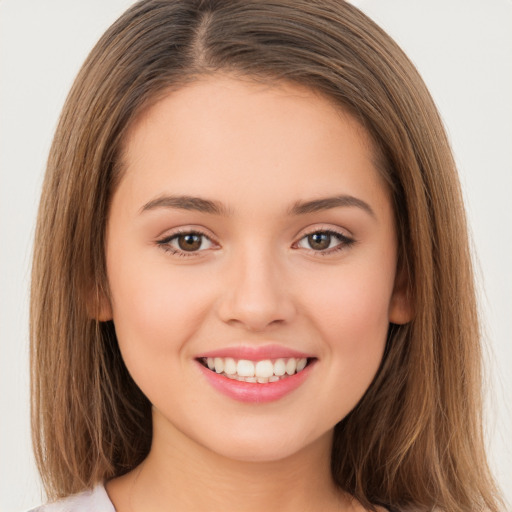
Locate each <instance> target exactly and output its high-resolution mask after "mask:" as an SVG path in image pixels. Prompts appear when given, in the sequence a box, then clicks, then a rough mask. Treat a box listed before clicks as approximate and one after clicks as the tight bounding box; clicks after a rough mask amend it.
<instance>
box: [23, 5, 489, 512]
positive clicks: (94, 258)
mask: <svg viewBox="0 0 512 512" xmlns="http://www.w3.org/2000/svg"><path fill="white" fill-rule="evenodd" d="M217 71H220V72H223V73H232V74H233V75H234V76H243V77H246V78H253V79H255V80H268V81H270V82H275V81H287V82H291V83H295V84H300V85H303V86H306V87H309V88H312V89H314V90H316V91H318V92H319V93H321V94H323V95H325V96H326V97H328V98H329V99H331V100H332V101H333V102H335V103H336V104H338V105H339V106H340V107H341V108H343V109H345V110H348V111H349V112H350V113H352V114H353V115H354V116H355V117H356V118H357V119H358V120H359V121H360V122H361V123H362V124H363V126H364V127H365V128H366V129H367V130H368V132H369V134H370V135H371V136H372V138H373V140H374V143H375V147H376V148H377V150H376V152H377V153H378V155H376V158H378V161H379V169H380V171H381V172H382V173H383V175H384V176H385V178H386V180H387V182H388V183H389V187H390V190H391V193H392V198H393V205H394V213H395V219H396V224H397V231H398V238H399V267H400V271H401V272H403V273H404V275H405V276H406V277H407V279H408V290H409V295H410V300H411V302H412V304H413V309H414V312H415V315H414V319H413V320H412V321H411V322H410V323H409V324H407V325H401V326H398V325H391V326H390V329H389V337H388V343H387V347H386V353H385V356H384V359H383V362H382V365H381V368H380V370H379V372H378V374H377V376H376V377H375V379H374V381H373V383H372V385H371V386H370V388H369V389H368V391H367V392H366V394H365V396H364V397H363V398H362V399H361V401H360V402H359V404H358V405H357V406H356V407H355V409H354V410H353V411H352V412H351V413H350V414H349V415H348V416H347V417H345V418H344V419H343V420H342V421H340V423H339V424H338V425H337V426H336V428H335V436H334V444H333V451H332V474H333V478H334V480H335V482H336V483H337V484H338V485H339V487H340V488H342V489H344V490H346V491H347V492H349V493H350V494H352V495H354V496H355V497H356V498H357V499H359V500H360V501H361V502H362V503H363V504H364V505H365V506H367V507H369V508H371V503H388V504H390V505H393V506H395V507H397V508H399V509H405V508H409V507H411V508H414V507H416V508H417V509H418V510H433V509H434V508H436V510H437V509H438V510H443V511H450V512H463V511H464V512H468V511H476V510H491V511H497V510H498V506H499V505H498V503H499V499H498V498H497V491H496V488H495V486H494V483H493V479H492V477H491V475H490V473H489V470H488V466H487V462H486V458H485V453H484V448H483V446H484V443H483V435H482V425H481V423H482V421H481V417H480V414H481V389H480V387H481V382H480V381H481V367H480V366H481V356H480V334H479V332H480V331H479V325H478V319H477V308H476V303H475V291H474V284H473V273H472V268H471V258H470V253H469V250H468V237H467V230H466V219H465V214H464V208H463V202H462V197H461V192H460V188H459V183H458V178H457V174H456V169H455V165H454V161H453V158H452V154H451V151H450V147H449V144H448V141H447V137H446V134H445V132H444V129H443V126H442V122H441V120H440V117H439V115H438V112H437V110H436V108H435V105H434V103H433V101H432V99H431V96H430V95H429V93H428V91H427V89H426V87H425V85H424V83H423V81H422V80H421V78H420V76H419V75H418V73H417V71H416V70H415V68H414V66H413V65H412V64H411V62H410V61H409V60H408V59H407V57H406V56H405V55H404V54H403V52H402V51H401V50H400V48H399V47H398V46H397V45H396V44H395V43H394V42H393V41H392V39H391V38H390V37H389V36H388V35H387V34H385V33H384V32H383V31H382V30H381V29H380V28H379V27H378V26H377V25H375V24H374V23H373V22H372V21H371V20H370V19H368V18H367V17H366V16H365V15H364V14H362V13H361V12H360V11H359V10H357V9H356V8H355V7H353V6H351V5H350V4H348V3H345V2H344V1H342V0H260V1H249V0H209V1H206V0H146V1H141V2H138V3H137V4H135V5H134V6H133V7H131V8H130V9H129V10H128V11H127V12H126V13H125V14H124V15H123V16H122V17H121V18H120V19H119V20H118V21H117V22H115V23H114V24H113V25H112V26H111V27H110V28H109V29H108V31H107V32H106V33H105V34H104V35H103V37H102V38H101V39H100V41H99V42H98V43H97V45H96V46H95V47H94V49H93V50H92V52H91V53H90V55H89V57H88V58H87V60H86V62H85V64H84V65H83V67H82V69H81V71H80V73H79V75H78V77H77V79H76V81H75V83H74V85H73V88H72V90H71V92H70V94H69V97H68V99H67V101H66V104H65V106H64V110H63V112H62V115H61V118H60V122H59V126H58V128H57V132H56V135H55V139H54V141H53V145H52V148H51V151H50V155H49V159H48V168H47V172H46V177H45V181H44V187H43V194H42V199H41V204H40V209H39V217H38V225H37V233H36V239H35V250H34V264H33V276H32V296H31V371H32V429H33V442H34V446H35V453H36V459H37V463H38V466H39V470H40V472H41V475H42V478H43V482H44V484H45V488H46V490H47V493H48V496H49V497H50V498H56V497H61V496H64V495H68V494H71V493H74V492H77V491H80V490H83V489H84V488H87V487H92V486H93V485H94V484H95V483H97V482H98V481H102V480H106V479H108V478H111V477H115V476H119V475H121V474H123V473H126V472H128V471H129V470H131V469H132V468H134V467H135V466H136V465H137V464H138V463H140V462H141V461H142V460H143V459H144V457H145V456H146V455H147V454H148V451H149V448H150V443H151V431H152V425H151V405H150V403H149V401H148V400H147V398H146V397H145V396H144V395H143V394H142V392H141V391H140V390H139V389H138V387H137V385H136V384H135V383H134V382H133V380H132V379H131V377H130V375H129V373H128V371H127V369H126V367H125V365H124V363H123V361H122V358H121V355H120V352H119V349H118V345H117V339H116V335H115V331H114V327H113V325H112V323H111V322H98V321H97V320H95V317H96V316H97V315H96V312H97V310H98V308H99V301H100V300H101V298H102V297H107V298H108V282H107V275H106V269H105V267H106V266H105V247H104V239H105V227H106V221H107V217H108V209H109V202H110V198H111V196H112V193H113V190H114V189H115V187H116V184H117V183H118V182H119V180H120V179H122V172H121V169H120V166H119V158H120V153H121V150H122V143H123V140H124V136H125V134H126V131H127V130H128V128H129V126H130V125H131V124H132V123H133V121H134V119H135V117H136V116H138V115H140V113H141V112H142V111H143V110H144V109H146V108H147V107H148V105H150V104H152V103H154V102H155V101H158V99H159V98H161V97H162V96H163V95H165V94H167V93H168V92H169V91H172V90H174V89H177V88H180V87H184V86H186V84H187V83H189V82H190V81H193V80H194V79H195V78H196V77H198V76H200V75H204V74H208V73H215V72H217Z"/></svg>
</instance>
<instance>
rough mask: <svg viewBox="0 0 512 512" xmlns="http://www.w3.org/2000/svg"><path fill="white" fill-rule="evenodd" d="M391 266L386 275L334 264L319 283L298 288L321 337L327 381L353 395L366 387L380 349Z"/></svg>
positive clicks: (385, 325) (386, 325)
mask: <svg viewBox="0 0 512 512" xmlns="http://www.w3.org/2000/svg"><path fill="white" fill-rule="evenodd" d="M381 268H382V267H381ZM383 268H384V269H386V265H383ZM392 268H393V266H392V265H390V266H389V269H388V271H389V273H388V274H386V273H385V272H384V273H383V272H382V270H380V271H379V270H374V269H373V268H372V267H363V266H361V267H359V268H358V267H355V266H351V267H350V271H349V272H345V271H344V270H343V269H333V271H332V272H331V273H330V275H329V276H325V278H324V279H322V280H321V281H317V283H319V285H318V286H315V287H311V288H309V289H304V290H303V292H302V293H303V297H307V301H308V303H307V305H305V307H304V309H305V310H308V311H309V314H310V320H311V321H312V322H313V323H314V325H315V329H316V330H317V331H318V332H320V333H321V337H322V338H323V340H324V350H325V352H326V357H327V358H328V359H329V361H330V363H331V364H330V365H329V368H330V370H329V371H330V372H331V373H330V377H331V378H332V382H333V383H334V384H335V385H342V386H343V389H344V390H345V393H347V394H349V395H352V396H353V397H354V398H355V399H358V398H360V396H362V394H363V393H364V391H365V390H366V389H367V387H368V386H369V384H370V382H371V381H372V379H373V377H374V375H375V373H376V372H377V370H378V367H379V365H380V362H381V359H382V355H383V352H384V348H385V344H386V339H387V333H388V328H389V318H388V310H389V303H390V299H391V294H392V289H393V276H394V273H393V271H392V270H391V269H392Z"/></svg>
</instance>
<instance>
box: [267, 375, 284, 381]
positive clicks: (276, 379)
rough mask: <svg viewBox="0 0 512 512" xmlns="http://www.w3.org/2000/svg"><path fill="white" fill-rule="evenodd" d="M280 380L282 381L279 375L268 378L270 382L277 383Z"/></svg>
mask: <svg viewBox="0 0 512 512" xmlns="http://www.w3.org/2000/svg"><path fill="white" fill-rule="evenodd" d="M278 380H281V379H280V378H279V377H278V376H277V375H272V377H269V378H268V381H269V382H277V381H278Z"/></svg>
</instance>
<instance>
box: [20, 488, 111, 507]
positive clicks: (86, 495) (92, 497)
mask: <svg viewBox="0 0 512 512" xmlns="http://www.w3.org/2000/svg"><path fill="white" fill-rule="evenodd" d="M30 512H116V509H115V508H114V505H112V502H111V501H110V498H109V497H108V494H107V491H106V490H105V487H104V486H103V484H98V485H97V486H96V487H95V488H94V489H92V490H91V491H84V492H81V493H79V494H74V495H73V496H68V497H67V498H63V499H62V500H59V501H56V502H54V503H49V504H48V505H42V506H40V507H38V508H35V509H33V510H31V511H30Z"/></svg>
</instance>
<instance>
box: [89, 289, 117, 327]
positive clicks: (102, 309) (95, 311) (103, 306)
mask: <svg viewBox="0 0 512 512" xmlns="http://www.w3.org/2000/svg"><path fill="white" fill-rule="evenodd" d="M87 314H88V315H89V317H90V318H91V319H94V320H97V321H98V322H108V321H109V320H112V317H113V314H112V304H111V302H110V299H109V297H108V296H107V293H106V292H105V291H104V290H102V289H101V287H100V286H98V285H96V286H94V289H93V290H90V292H89V293H88V297H87Z"/></svg>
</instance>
